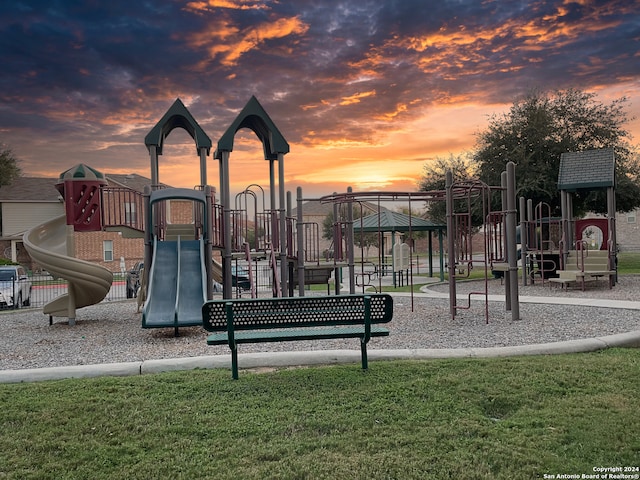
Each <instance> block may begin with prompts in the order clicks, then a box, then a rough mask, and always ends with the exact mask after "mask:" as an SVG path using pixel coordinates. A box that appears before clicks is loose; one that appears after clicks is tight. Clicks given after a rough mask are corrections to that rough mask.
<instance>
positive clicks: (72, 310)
mask: <svg viewBox="0 0 640 480" xmlns="http://www.w3.org/2000/svg"><path fill="white" fill-rule="evenodd" d="M70 200H71V199H68V200H67V201H70ZM68 221H69V219H68V218H67V222H68ZM67 256H68V257H73V258H75V256H76V241H75V235H74V228H73V225H69V224H67ZM67 292H68V293H67V316H68V318H69V326H70V327H72V326H74V325H75V324H76V288H75V285H74V284H73V283H71V282H70V281H67Z"/></svg>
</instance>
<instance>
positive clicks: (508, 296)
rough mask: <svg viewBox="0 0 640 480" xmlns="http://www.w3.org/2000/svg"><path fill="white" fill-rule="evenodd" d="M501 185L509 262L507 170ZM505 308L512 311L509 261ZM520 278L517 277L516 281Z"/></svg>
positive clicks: (501, 176) (506, 273)
mask: <svg viewBox="0 0 640 480" xmlns="http://www.w3.org/2000/svg"><path fill="white" fill-rule="evenodd" d="M500 186H501V187H502V190H501V191H500V196H501V201H502V211H503V212H506V215H503V218H502V227H503V231H504V243H505V253H506V255H507V263H509V261H510V258H509V257H510V250H509V228H508V218H509V207H508V205H509V200H508V198H507V197H508V195H509V194H508V192H507V172H506V170H505V171H504V172H502V173H501V174H500ZM503 278H504V299H505V302H504V308H505V310H506V311H507V312H510V311H511V293H510V292H511V282H512V279H513V277H512V276H511V264H510V263H509V270H508V271H507V272H505V274H504V277H503ZM517 281H518V280H517V279H516V282H517Z"/></svg>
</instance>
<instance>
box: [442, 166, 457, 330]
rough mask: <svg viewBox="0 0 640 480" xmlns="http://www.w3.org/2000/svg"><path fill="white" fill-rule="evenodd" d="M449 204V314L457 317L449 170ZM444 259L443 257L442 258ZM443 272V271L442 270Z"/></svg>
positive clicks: (447, 188)
mask: <svg viewBox="0 0 640 480" xmlns="http://www.w3.org/2000/svg"><path fill="white" fill-rule="evenodd" d="M445 188H446V204H447V267H448V270H449V312H450V313H451V318H455V316H456V265H455V258H456V255H455V248H456V243H455V231H454V229H455V227H454V221H453V173H451V170H447V173H446V178H445ZM441 258H442V257H441ZM441 271H442V270H441Z"/></svg>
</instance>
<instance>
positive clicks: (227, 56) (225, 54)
mask: <svg viewBox="0 0 640 480" xmlns="http://www.w3.org/2000/svg"><path fill="white" fill-rule="evenodd" d="M308 29H309V26H308V25H307V24H305V23H304V22H303V21H302V20H300V19H299V18H298V17H290V18H280V19H277V20H274V21H271V22H263V23H260V24H257V25H255V26H252V27H250V28H246V29H244V30H242V31H241V30H240V29H238V28H237V27H236V26H234V25H232V24H231V23H230V20H228V19H217V20H215V21H214V22H213V23H212V24H211V25H209V26H208V27H207V29H206V30H202V31H200V32H195V33H190V34H188V35H187V36H186V41H187V43H188V45H189V46H190V47H192V48H194V49H200V48H204V49H206V51H207V52H208V54H209V60H213V59H215V58H220V63H222V64H223V65H225V66H228V67H231V66H234V65H236V64H237V63H238V60H240V58H241V57H242V56H243V55H244V54H245V53H247V52H249V51H251V50H252V49H254V48H259V47H260V45H262V44H264V43H265V42H267V41H269V40H273V39H278V38H284V37H288V36H291V35H304V34H305V33H306V32H307V30H308ZM205 63H206V62H203V63H201V64H200V65H198V68H199V69H202V68H203V67H205V66H206V65H205Z"/></svg>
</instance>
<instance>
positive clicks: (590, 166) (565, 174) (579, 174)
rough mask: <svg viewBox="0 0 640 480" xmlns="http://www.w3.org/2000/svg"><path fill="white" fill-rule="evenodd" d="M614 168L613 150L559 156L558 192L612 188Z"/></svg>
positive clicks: (588, 151) (603, 149)
mask: <svg viewBox="0 0 640 480" xmlns="http://www.w3.org/2000/svg"><path fill="white" fill-rule="evenodd" d="M615 167H616V160H615V154H614V152H613V148H601V149H598V150H585V151H583V152H566V153H563V154H562V155H561V156H560V171H559V173H558V190H567V191H576V190H578V189H583V188H607V187H614V186H615V178H616V175H615Z"/></svg>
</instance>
